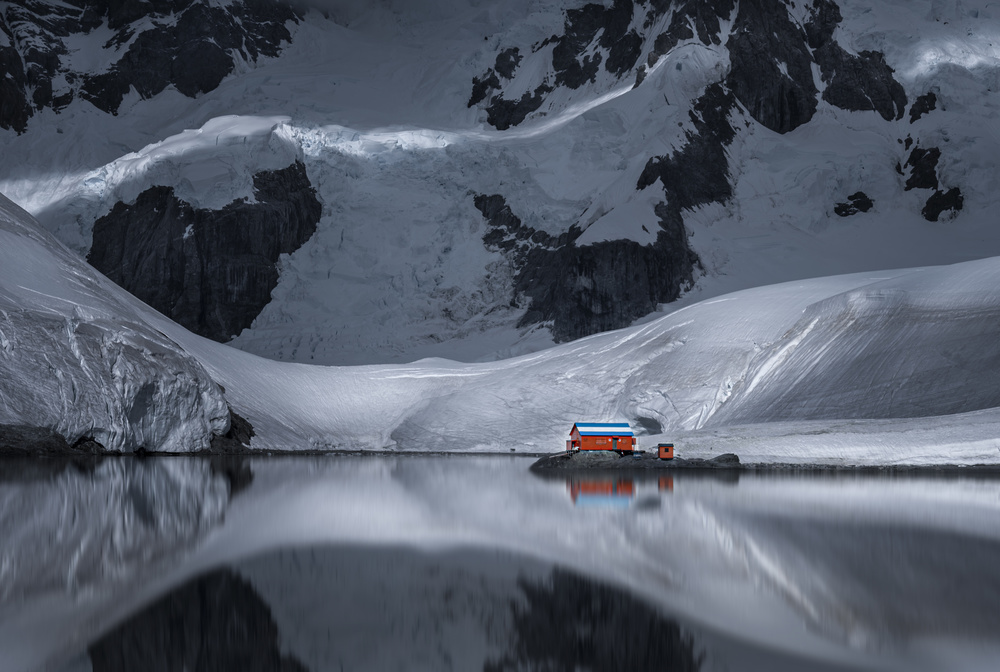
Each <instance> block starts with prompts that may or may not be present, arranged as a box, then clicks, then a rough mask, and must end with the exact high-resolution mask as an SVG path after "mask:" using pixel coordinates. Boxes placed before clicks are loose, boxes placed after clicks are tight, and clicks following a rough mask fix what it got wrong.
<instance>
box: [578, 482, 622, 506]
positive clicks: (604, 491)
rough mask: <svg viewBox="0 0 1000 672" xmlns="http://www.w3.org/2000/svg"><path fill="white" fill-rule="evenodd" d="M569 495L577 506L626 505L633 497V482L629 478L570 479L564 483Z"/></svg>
mask: <svg viewBox="0 0 1000 672" xmlns="http://www.w3.org/2000/svg"><path fill="white" fill-rule="evenodd" d="M566 488H567V489H568V490H569V496H570V498H571V499H572V500H573V503H574V504H576V505H578V506H599V507H600V506H610V507H619V506H621V507H627V506H628V504H629V500H631V499H632V497H635V484H634V483H633V482H632V480H631V479H622V478H618V479H610V478H607V479H595V480H584V481H578V480H574V481H570V482H568V483H567V484H566Z"/></svg>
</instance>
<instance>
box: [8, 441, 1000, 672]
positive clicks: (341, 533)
mask: <svg viewBox="0 0 1000 672" xmlns="http://www.w3.org/2000/svg"><path fill="white" fill-rule="evenodd" d="M531 462H532V459H531V458H514V457H470V456H453V457H445V456H393V457H375V456H344V455H339V456H325V457H310V458H237V459H226V460H221V459H201V458H168V457H162V458H147V459H133V458H119V459H104V460H93V461H83V462H72V461H61V460H45V461H12V460H3V461H0V672H6V671H8V670H12V671H14V670H16V671H21V670H58V671H60V672H64V671H73V672H77V671H80V672H82V671H87V670H94V671H103V670H123V671H124V670H129V671H132V670H135V671H138V670H151V671H155V670H163V671H164V672H166V671H168V670H169V671H179V670H188V671H191V672H196V671H198V672H200V671H205V672H208V671H220V670H241V671H244V670H262V671H263V670H275V671H278V670H282V671H290V672H299V671H302V670H309V671H311V672H319V671H321V670H332V671H339V670H475V671H480V670H481V671H484V672H486V671H489V672H500V671H515V670H567V671H569V670H577V669H579V670H677V671H688V670H705V671H709V670H720V671H721V670H727V671H738V670H996V669H1000V515H998V514H1000V480H997V479H995V478H987V477H982V478H976V477H973V476H972V475H971V474H970V475H969V476H954V475H952V476H950V477H928V476H923V477H903V476H895V477H885V476H883V477H878V476H871V475H864V476H863V475H838V476H830V475H826V476H822V475H820V476H816V475H812V476H809V475H805V476H803V475H776V474H771V475H761V474H756V475H755V474H735V473H720V474H712V475H709V474H702V475H699V474H692V473H686V472H681V473H675V474H673V475H672V476H668V475H654V476H652V477H649V476H646V477H642V478H639V477H634V476H630V475H629V474H625V473H618V474H586V475H577V476H572V477H567V476H558V477H546V478H541V477H538V476H535V475H533V474H532V473H530V472H529V470H528V467H529V466H530V464H531Z"/></svg>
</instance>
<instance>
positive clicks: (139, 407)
mask: <svg viewBox="0 0 1000 672" xmlns="http://www.w3.org/2000/svg"><path fill="white" fill-rule="evenodd" d="M0 234H2V237H3V241H4V244H3V245H0V268H2V269H3V275H2V276H0V289H2V294H0V296H2V299H3V304H2V308H3V312H2V313H0V315H2V318H3V321H2V322H0V346H2V347H0V365H2V366H3V371H4V375H3V376H2V377H0V400H2V402H3V403H2V405H0V429H5V428H7V427H25V426H27V427H31V428H41V429H44V430H47V431H50V432H55V433H57V434H58V435H60V436H62V437H63V438H64V439H65V441H66V442H67V443H69V444H74V443H76V442H78V441H79V440H81V439H88V438H89V439H95V440H97V442H98V443H100V444H102V445H103V446H104V447H105V448H109V449H113V450H123V451H130V450H137V449H139V448H145V449H147V450H168V451H187V450H197V449H200V448H205V447H207V446H208V445H209V443H210V442H211V441H212V437H213V436H218V435H222V434H223V433H225V432H227V430H229V429H230V414H229V413H228V412H227V410H228V409H227V406H228V407H229V408H231V409H232V410H234V411H235V412H236V414H237V415H238V416H241V417H244V418H246V419H247V420H249V422H250V424H251V425H252V426H253V431H254V436H253V438H252V442H251V444H250V445H251V447H252V448H260V449H278V450H296V449H303V448H311V449H330V448H339V449H387V448H388V449H396V450H416V451H470V450H471V451H504V452H506V451H508V450H520V451H525V450H527V451H529V452H532V451H542V452H550V451H552V450H555V449H558V448H560V447H561V446H562V440H563V438H564V434H565V433H566V432H567V431H568V428H569V427H570V426H571V424H572V423H573V422H575V421H577V420H579V419H580V418H581V417H585V418H619V419H625V420H627V421H629V422H630V423H632V424H633V425H634V426H635V427H636V428H638V429H640V430H641V433H642V434H644V435H646V436H644V437H643V438H641V440H640V441H641V443H642V444H643V445H645V446H646V447H648V446H649V445H650V444H651V443H652V442H653V441H654V440H655V439H656V438H657V437H659V436H661V435H663V436H666V437H668V438H669V439H673V440H677V441H680V442H683V444H684V445H685V454H686V455H688V456H706V455H713V454H716V453H717V452H718V451H719V449H720V447H722V446H726V445H728V444H730V443H733V442H735V443H737V444H739V448H738V451H737V452H739V453H740V455H741V456H742V457H743V458H744V459H746V460H751V461H790V462H829V463H847V464H883V463H897V462H903V463H910V464H913V463H921V464H941V463H959V464H976V463H985V462H997V461H1000V444H998V441H997V439H996V437H997V436H998V429H1000V427H998V423H1000V415H998V408H1000V400H998V399H1000V388H998V385H997V377H996V376H995V375H994V372H995V371H996V368H997V363H998V359H1000V350H998V348H1000V346H998V343H1000V338H998V330H1000V326H998V325H1000V319H997V317H998V314H1000V300H998V299H997V296H996V292H995V290H994V288H995V287H996V286H997V283H998V282H1000V258H996V257H995V258H990V259H985V260H981V261H973V262H966V263H963V264H956V265H952V266H943V267H932V268H924V269H910V270H900V271H890V272H883V273H874V274H872V273H861V274H853V275H846V276H835V277H830V278H819V279H813V280H807V281H796V282H790V283H785V284H780V285H774V286H767V287H761V288H755V289H749V290H744V291H741V292H736V293H733V294H728V295H725V296H722V297H719V298H717V299H714V300H708V301H703V302H700V303H697V304H694V305H691V306H688V307H686V308H683V309H681V310H678V311H675V312H673V313H670V314H668V315H666V316H664V317H661V318H659V319H657V320H655V321H652V322H650V323H648V324H645V325H641V326H636V327H631V328H628V329H623V330H618V331H612V332H606V333H602V334H595V335H592V336H589V337H586V338H583V339H579V340H576V341H574V342H572V343H568V344H564V345H560V346H556V347H552V348H549V349H547V350H545V351H542V352H539V353H534V354H530V355H524V356H520V357H516V358H511V359H507V360H501V361H497V362H491V363H482V364H461V363H458V362H455V361H450V360H441V359H437V360H422V361H419V362H415V363H413V364H410V365H369V366H354V367H328V366H308V365H302V364H295V363H286V362H277V361H274V360H268V359H263V358H260V357H257V356H255V355H251V354H249V353H245V352H242V351H240V350H238V349H236V348H233V347H230V346H229V345H225V344H220V343H216V342H213V341H210V340H207V339H205V338H203V337H200V336H197V335H195V334H192V333H191V332H190V331H188V330H187V329H185V328H184V327H182V326H180V325H178V324H176V323H175V322H173V321H171V320H170V319H168V318H166V317H165V316H163V315H162V314H160V313H158V312H156V311H154V310H152V309H150V308H149V307H147V306H145V305H144V304H142V303H141V302H140V301H139V300H138V299H135V298H134V297H131V296H130V295H128V294H127V293H125V292H124V291H123V290H121V289H120V288H118V287H117V286H115V285H114V284H112V283H111V282H110V281H108V280H107V279H106V278H104V277H103V276H101V275H100V274H98V273H97V272H96V271H95V270H93V269H92V268H90V267H88V266H87V265H86V264H84V263H83V262H82V261H81V260H79V258H76V257H75V256H74V255H73V253H72V252H70V251H68V250H66V249H65V248H64V247H63V246H62V245H61V244H59V243H58V242H57V241H55V240H54V239H53V238H52V237H51V236H50V235H49V234H47V233H45V232H44V231H42V230H41V229H40V227H39V225H38V224H37V223H36V222H34V221H33V220H32V219H31V218H30V216H29V215H27V213H25V212H23V211H21V210H19V209H18V208H17V207H16V206H13V205H7V206H6V207H5V208H4V209H3V210H0ZM0 435H2V432H0ZM246 438H249V437H245V436H244V439H246Z"/></svg>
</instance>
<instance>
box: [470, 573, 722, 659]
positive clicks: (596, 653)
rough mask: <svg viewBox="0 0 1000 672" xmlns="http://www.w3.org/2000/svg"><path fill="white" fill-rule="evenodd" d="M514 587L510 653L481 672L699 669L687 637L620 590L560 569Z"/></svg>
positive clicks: (657, 614)
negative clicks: (518, 594) (521, 596)
mask: <svg viewBox="0 0 1000 672" xmlns="http://www.w3.org/2000/svg"><path fill="white" fill-rule="evenodd" d="M518 584H519V587H520V588H521V591H522V592H523V593H524V601H523V602H522V601H520V600H517V601H512V602H511V606H510V608H511V612H512V615H513V621H514V632H515V634H514V641H513V642H512V643H511V650H510V652H509V653H507V654H506V655H504V656H502V657H499V658H497V659H494V660H488V661H486V663H485V664H484V665H483V671H484V672H514V671H520V670H595V671H605V670H636V671H637V672H646V671H648V672H653V671H654V670H655V671H657V672H659V671H661V670H671V671H673V672H694V671H695V670H699V669H701V666H702V662H703V658H702V655H700V654H698V653H696V652H695V645H694V640H693V639H692V637H691V636H690V635H688V634H685V633H684V632H683V631H682V630H681V628H680V626H679V625H678V624H677V622H675V621H671V620H668V619H666V618H664V617H663V616H661V615H660V614H659V613H657V612H656V610H655V609H653V608H652V607H650V606H649V605H647V604H646V603H644V602H641V601H640V600H638V599H636V598H634V597H632V596H631V595H629V594H628V593H626V592H624V591H621V590H618V589H615V588H611V587H609V586H605V585H602V584H599V583H596V582H594V581H592V580H589V579H586V578H583V577H581V576H578V575H576V574H572V573H570V572H567V571H565V570H561V569H556V570H554V571H553V572H552V577H551V579H550V580H549V581H539V582H538V583H533V582H529V581H527V580H524V579H521V580H520V581H519V582H518Z"/></svg>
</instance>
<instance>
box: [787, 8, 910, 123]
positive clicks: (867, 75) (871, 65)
mask: <svg viewBox="0 0 1000 672" xmlns="http://www.w3.org/2000/svg"><path fill="white" fill-rule="evenodd" d="M842 18H843V17H842V16H841V14H840V8H839V7H838V6H837V4H836V3H835V2H834V1H833V0H817V2H816V4H815V6H814V7H813V10H812V17H811V19H810V21H809V22H808V23H807V24H806V33H807V34H808V38H809V46H810V47H811V48H812V49H813V55H814V58H815V60H816V63H817V64H819V66H820V71H821V73H822V77H823V81H824V82H825V83H826V89H825V90H824V91H823V100H825V101H826V102H828V103H830V104H831V105H833V106H835V107H839V108H841V109H843V110H852V111H855V112H866V111H869V110H874V111H876V112H878V113H879V114H881V115H882V118H883V119H885V120H886V121H892V120H894V119H902V118H903V111H904V109H905V108H906V92H905V91H904V90H903V86H902V85H901V84H900V83H899V82H897V81H896V80H895V79H894V78H893V69H892V68H890V67H889V66H888V64H886V62H885V57H884V56H883V55H882V54H881V53H879V52H876V51H862V52H861V53H860V54H858V55H857V56H855V55H853V54H850V53H848V52H847V51H845V50H844V48H843V47H841V46H840V45H839V44H837V43H836V42H835V41H834V39H833V31H834V30H835V29H836V28H837V25H838V24H839V23H840V21H841V20H842Z"/></svg>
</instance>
